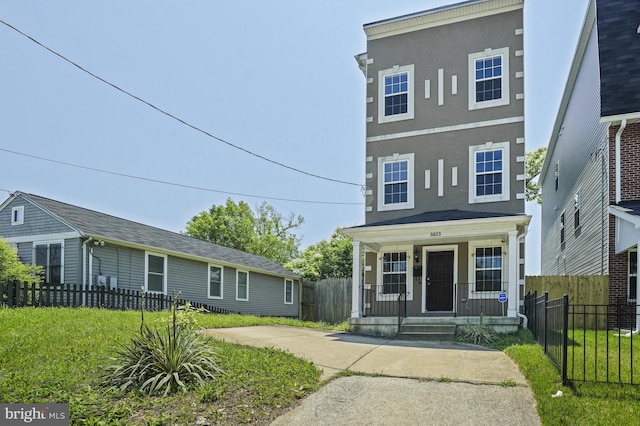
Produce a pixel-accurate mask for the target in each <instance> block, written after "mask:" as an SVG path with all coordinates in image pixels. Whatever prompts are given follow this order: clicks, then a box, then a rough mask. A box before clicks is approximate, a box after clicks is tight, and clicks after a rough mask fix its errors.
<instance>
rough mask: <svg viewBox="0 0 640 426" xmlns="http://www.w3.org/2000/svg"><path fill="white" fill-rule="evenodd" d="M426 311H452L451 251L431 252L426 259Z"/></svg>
mask: <svg viewBox="0 0 640 426" xmlns="http://www.w3.org/2000/svg"><path fill="white" fill-rule="evenodd" d="M426 279H427V283H426V284H427V285H426V289H427V291H426V293H425V297H426V298H427V304H426V305H427V311H453V251H433V252H429V253H428V257H427V278H426Z"/></svg>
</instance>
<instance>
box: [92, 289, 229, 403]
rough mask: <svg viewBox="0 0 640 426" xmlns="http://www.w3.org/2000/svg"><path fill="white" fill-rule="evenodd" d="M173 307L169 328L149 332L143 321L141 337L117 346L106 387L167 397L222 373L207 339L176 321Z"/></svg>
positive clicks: (107, 370) (106, 372) (107, 374)
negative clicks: (160, 394)
mask: <svg viewBox="0 0 640 426" xmlns="http://www.w3.org/2000/svg"><path fill="white" fill-rule="evenodd" d="M177 299H178V298H177V297H174V300H177ZM176 303H177V302H174V304H173V306H172V309H171V311H172V312H171V313H172V320H171V322H170V323H169V324H167V325H166V326H165V327H160V328H151V327H149V326H148V325H147V324H145V323H144V320H143V322H142V325H141V328H140V333H139V334H138V335H136V336H135V337H134V338H133V339H132V340H131V341H130V342H129V343H128V344H124V345H120V348H119V349H118V350H117V351H116V353H115V355H114V356H113V357H111V358H110V359H111V361H112V364H111V365H109V366H108V367H107V368H106V371H105V377H104V379H105V383H106V384H107V385H108V386H109V387H112V388H117V389H119V390H120V391H122V392H126V391H131V390H133V391H137V392H141V393H143V394H145V395H153V394H159V393H162V394H163V395H165V396H166V395H168V394H172V393H175V392H177V391H186V390H187V388H188V387H189V386H190V385H194V384H195V385H200V384H203V383H205V382H206V381H207V380H215V379H216V376H217V375H218V374H221V373H223V371H222V370H221V369H220V368H219V367H218V365H217V363H216V361H215V357H216V352H215V349H214V348H213V347H212V346H211V345H210V344H209V340H210V339H208V338H204V337H203V336H202V335H201V334H199V333H197V332H196V331H195V330H193V328H192V327H188V326H186V327H185V326H182V325H180V323H179V322H178V321H177V317H176V315H177V313H176V311H177V306H176Z"/></svg>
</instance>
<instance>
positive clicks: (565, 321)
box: [562, 294, 569, 385]
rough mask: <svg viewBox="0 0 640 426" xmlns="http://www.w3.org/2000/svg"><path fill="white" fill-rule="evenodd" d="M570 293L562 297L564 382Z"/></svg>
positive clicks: (564, 376) (565, 377) (563, 377)
mask: <svg viewBox="0 0 640 426" xmlns="http://www.w3.org/2000/svg"><path fill="white" fill-rule="evenodd" d="M568 334H569V295H567V294H565V295H564V296H563V297H562V384H563V385H566V384H567V382H568V380H567V353H568V349H569V336H568Z"/></svg>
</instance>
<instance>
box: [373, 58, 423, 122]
mask: <svg viewBox="0 0 640 426" xmlns="http://www.w3.org/2000/svg"><path fill="white" fill-rule="evenodd" d="M404 72H406V73H407V80H408V81H407V86H408V87H407V112H406V113H404V114H395V115H389V116H385V115H384V101H385V96H384V77H385V76H387V75H389V74H399V73H404ZM414 80H415V78H414V65H413V64H411V65H404V66H394V67H392V68H387V69H385V70H380V71H378V123H379V124H382V123H392V122H394V121H402V120H411V119H413V117H414V113H413V111H414V109H413V104H414V102H413V101H414V98H415V92H414V83H413V82H414Z"/></svg>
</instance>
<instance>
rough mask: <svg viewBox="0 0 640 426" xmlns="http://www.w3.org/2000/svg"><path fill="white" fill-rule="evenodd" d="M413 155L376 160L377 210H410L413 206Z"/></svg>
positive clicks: (398, 155) (397, 155)
mask: <svg viewBox="0 0 640 426" xmlns="http://www.w3.org/2000/svg"><path fill="white" fill-rule="evenodd" d="M413 159H414V155H413V154H402V155H400V154H394V155H392V156H389V157H380V158H379V159H378V210H379V211H385V210H402V209H412V208H413V206H414V197H413V194H414V179H413Z"/></svg>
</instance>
